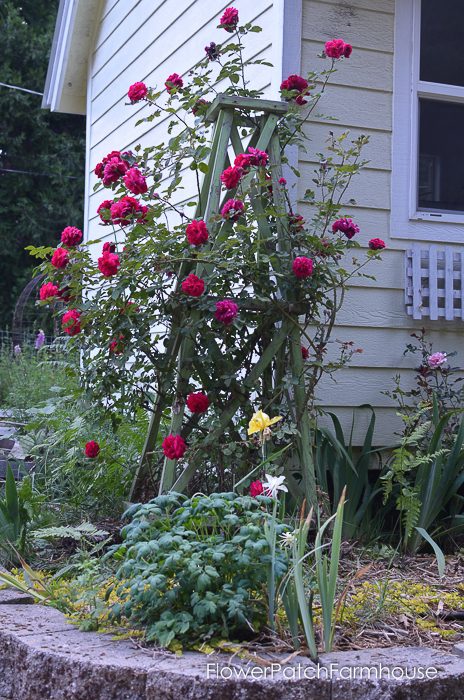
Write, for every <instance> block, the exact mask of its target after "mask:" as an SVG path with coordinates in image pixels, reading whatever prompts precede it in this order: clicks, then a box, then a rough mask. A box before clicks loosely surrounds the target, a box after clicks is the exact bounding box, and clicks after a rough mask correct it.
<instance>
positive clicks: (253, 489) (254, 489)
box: [250, 479, 264, 498]
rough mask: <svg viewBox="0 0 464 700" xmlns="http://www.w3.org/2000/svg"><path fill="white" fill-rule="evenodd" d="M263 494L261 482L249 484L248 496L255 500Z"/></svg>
mask: <svg viewBox="0 0 464 700" xmlns="http://www.w3.org/2000/svg"><path fill="white" fill-rule="evenodd" d="M263 492H264V486H263V482H262V481H259V479H258V480H257V481H252V482H251V484H250V496H252V497H253V498H256V496H261V495H262V494H263Z"/></svg>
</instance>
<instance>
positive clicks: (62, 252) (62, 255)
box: [51, 248, 69, 270]
mask: <svg viewBox="0 0 464 700" xmlns="http://www.w3.org/2000/svg"><path fill="white" fill-rule="evenodd" d="M51 263H52V265H53V267H56V268H58V269H59V270H62V269H63V268H65V267H66V265H67V264H68V263H69V253H68V251H67V250H66V249H65V248H57V249H56V250H55V252H54V253H53V255H52V259H51Z"/></svg>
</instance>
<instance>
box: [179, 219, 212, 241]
mask: <svg viewBox="0 0 464 700" xmlns="http://www.w3.org/2000/svg"><path fill="white" fill-rule="evenodd" d="M185 235H186V236H187V240H188V242H189V243H190V245H194V246H200V245H203V243H206V241H207V240H208V238H209V234H208V229H207V228H206V224H205V222H204V221H203V219H198V220H197V219H194V221H191V222H190V223H189V225H188V226H187V228H186V229H185Z"/></svg>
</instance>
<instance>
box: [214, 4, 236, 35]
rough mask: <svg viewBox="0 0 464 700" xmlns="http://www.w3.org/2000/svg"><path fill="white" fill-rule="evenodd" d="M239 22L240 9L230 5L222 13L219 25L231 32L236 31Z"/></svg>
mask: <svg viewBox="0 0 464 700" xmlns="http://www.w3.org/2000/svg"><path fill="white" fill-rule="evenodd" d="M237 24H238V10H236V9H235V7H228V8H227V10H225V11H224V14H223V15H222V17H221V19H220V22H219V26H220V27H221V29H225V30H226V32H229V33H230V34H231V33H232V32H234V31H235V29H236V27H237Z"/></svg>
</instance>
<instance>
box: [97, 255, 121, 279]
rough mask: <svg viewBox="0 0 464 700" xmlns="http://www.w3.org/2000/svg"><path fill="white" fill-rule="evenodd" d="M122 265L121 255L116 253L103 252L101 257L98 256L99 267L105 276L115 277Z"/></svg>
mask: <svg viewBox="0 0 464 700" xmlns="http://www.w3.org/2000/svg"><path fill="white" fill-rule="evenodd" d="M120 266H121V262H120V260H119V255H116V253H107V252H105V253H103V255H102V256H101V258H98V269H99V270H100V272H101V273H102V275H103V276H104V277H113V275H115V274H116V273H117V271H118V270H119V268H120Z"/></svg>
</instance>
